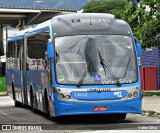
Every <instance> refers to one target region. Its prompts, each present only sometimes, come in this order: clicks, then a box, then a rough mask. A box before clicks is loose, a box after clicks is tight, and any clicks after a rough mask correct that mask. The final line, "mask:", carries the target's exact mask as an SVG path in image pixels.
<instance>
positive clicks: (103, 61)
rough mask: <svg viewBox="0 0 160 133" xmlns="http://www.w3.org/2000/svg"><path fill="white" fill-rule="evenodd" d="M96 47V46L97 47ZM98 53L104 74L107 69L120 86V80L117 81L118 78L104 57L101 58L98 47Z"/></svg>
mask: <svg viewBox="0 0 160 133" xmlns="http://www.w3.org/2000/svg"><path fill="white" fill-rule="evenodd" d="M97 49H98V48H97ZM98 55H99V58H100V64H101V65H102V67H103V69H104V72H105V75H106V71H108V73H109V74H110V75H111V76H112V78H114V79H115V80H116V83H117V85H118V86H121V85H122V84H121V82H120V81H119V79H118V78H117V76H116V75H115V74H114V72H113V71H112V70H111V68H110V67H109V66H108V64H107V62H106V61H105V59H104V58H102V55H101V53H100V51H99V49H98Z"/></svg>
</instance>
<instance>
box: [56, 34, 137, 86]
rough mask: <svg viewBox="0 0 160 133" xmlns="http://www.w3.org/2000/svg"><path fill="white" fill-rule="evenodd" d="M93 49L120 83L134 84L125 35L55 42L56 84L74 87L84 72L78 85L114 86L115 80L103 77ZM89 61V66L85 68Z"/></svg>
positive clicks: (129, 46) (129, 45)
mask: <svg viewBox="0 0 160 133" xmlns="http://www.w3.org/2000/svg"><path fill="white" fill-rule="evenodd" d="M97 49H98V50H99V52H100V54H101V56H102V57H103V58H104V60H105V61H106V62H107V65H108V67H109V68H110V69H111V71H112V72H113V73H114V74H115V76H116V77H117V78H118V79H119V81H120V82H121V83H133V82H136V81H137V69H136V66H135V65H136V63H135V58H134V52H133V51H134V50H133V45H132V41H131V38H130V37H129V36H124V35H78V36H66V37H58V38H56V39H55V53H56V54H55V56H56V58H55V60H56V77H57V82H58V83H59V84H69V85H77V84H78V83H79V81H80V79H81V78H82V75H83V73H84V72H86V75H85V78H84V79H83V83H82V85H84V84H116V83H117V81H116V79H115V78H113V77H112V76H110V74H109V73H106V74H105V72H104V69H103V66H102V65H101V64H100V58H99V55H98V52H97ZM90 62H92V64H93V65H92V67H91V68H90V69H88V66H89V64H90ZM97 77H98V78H97Z"/></svg>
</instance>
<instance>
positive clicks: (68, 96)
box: [58, 94, 71, 100]
mask: <svg viewBox="0 0 160 133" xmlns="http://www.w3.org/2000/svg"><path fill="white" fill-rule="evenodd" d="M58 98H59V99H61V100H62V99H66V100H69V99H71V96H70V95H64V94H58Z"/></svg>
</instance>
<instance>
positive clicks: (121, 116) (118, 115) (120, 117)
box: [117, 114, 127, 120]
mask: <svg viewBox="0 0 160 133" xmlns="http://www.w3.org/2000/svg"><path fill="white" fill-rule="evenodd" d="M126 115H127V114H117V119H120V120H124V119H125V118H126Z"/></svg>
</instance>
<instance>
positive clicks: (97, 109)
mask: <svg viewBox="0 0 160 133" xmlns="http://www.w3.org/2000/svg"><path fill="white" fill-rule="evenodd" d="M107 109H108V107H107V106H94V107H93V111H107Z"/></svg>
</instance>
